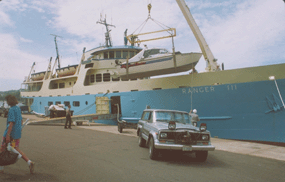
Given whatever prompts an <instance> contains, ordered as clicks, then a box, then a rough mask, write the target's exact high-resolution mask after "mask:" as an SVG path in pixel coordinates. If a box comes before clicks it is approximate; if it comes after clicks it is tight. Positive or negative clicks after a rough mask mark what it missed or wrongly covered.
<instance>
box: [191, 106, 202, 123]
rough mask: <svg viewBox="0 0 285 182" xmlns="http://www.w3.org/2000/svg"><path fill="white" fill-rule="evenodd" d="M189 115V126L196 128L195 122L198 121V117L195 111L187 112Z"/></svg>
mask: <svg viewBox="0 0 285 182" xmlns="http://www.w3.org/2000/svg"><path fill="white" fill-rule="evenodd" d="M189 115H190V116H191V124H192V125H193V126H197V122H198V121H200V119H199V116H198V114H197V110H196V109H193V111H192V110H191V111H190V112H189Z"/></svg>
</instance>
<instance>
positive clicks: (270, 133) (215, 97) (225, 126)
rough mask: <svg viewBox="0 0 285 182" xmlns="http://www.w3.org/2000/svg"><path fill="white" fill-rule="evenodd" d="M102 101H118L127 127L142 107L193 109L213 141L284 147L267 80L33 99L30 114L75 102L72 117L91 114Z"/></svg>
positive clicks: (282, 124)
mask: <svg viewBox="0 0 285 182" xmlns="http://www.w3.org/2000/svg"><path fill="white" fill-rule="evenodd" d="M276 81H277V83H278V87H279V89H280V94H281V96H284V97H285V79H279V80H276ZM102 96H105V97H108V98H110V99H112V97H120V106H121V114H122V119H125V120H128V122H134V123H135V122H138V120H139V118H140V117H141V114H142V112H143V110H144V109H145V108H146V106H147V105H148V106H150V107H151V108H154V109H155V108H156V109H172V110H182V111H187V112H189V111H190V110H191V109H194V108H195V109H197V110H198V115H199V117H200V119H201V121H200V123H201V122H203V123H207V126H208V130H210V132H211V134H212V137H218V138H226V139H239V140H256V141H269V142H283V143H285V137H284V136H285V130H284V128H285V119H284V118H285V111H284V106H283V105H282V101H281V97H280V95H279V93H278V91H277V87H276V85H275V82H274V81H271V80H267V81H257V82H246V83H236V84H223V85H208V86H200V87H185V88H175V89H161V90H149V91H134V92H120V93H109V94H106V95H104V94H96V95H81V96H61V97H34V101H33V104H32V105H31V109H32V110H34V111H36V112H38V113H44V112H45V106H47V105H48V102H50V101H52V102H56V101H60V102H61V103H63V102H64V101H70V103H72V102H73V101H80V106H79V107H73V106H72V110H74V115H84V114H94V113H96V105H95V104H94V103H95V100H96V97H102ZM86 108H87V109H86ZM106 124H107V123H106ZM108 124H117V123H116V122H115V121H114V122H110V121H108Z"/></svg>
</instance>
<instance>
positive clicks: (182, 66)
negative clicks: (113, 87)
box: [118, 48, 202, 79]
mask: <svg viewBox="0 0 285 182" xmlns="http://www.w3.org/2000/svg"><path fill="white" fill-rule="evenodd" d="M174 56H175V58H174ZM201 56H202V53H184V54H183V53H180V52H175V54H174V55H173V54H172V53H170V52H168V51H167V50H166V49H160V48H152V49H143V50H142V51H141V52H139V53H138V54H137V55H136V56H134V57H133V58H131V59H130V60H129V61H128V64H127V62H124V63H123V64H121V65H120V68H118V75H119V76H120V77H121V78H123V79H124V78H130V79H132V78H144V77H150V76H158V75H164V74H171V73H178V72H185V71H188V70H191V69H193V68H194V67H195V66H196V64H197V63H198V61H199V59H200V58H201Z"/></svg>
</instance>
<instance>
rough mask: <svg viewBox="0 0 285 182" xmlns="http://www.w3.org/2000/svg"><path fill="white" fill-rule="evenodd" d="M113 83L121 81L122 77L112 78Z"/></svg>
mask: <svg viewBox="0 0 285 182" xmlns="http://www.w3.org/2000/svg"><path fill="white" fill-rule="evenodd" d="M112 81H114V82H117V81H120V77H118V78H112Z"/></svg>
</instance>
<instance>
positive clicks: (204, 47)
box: [176, 0, 220, 71]
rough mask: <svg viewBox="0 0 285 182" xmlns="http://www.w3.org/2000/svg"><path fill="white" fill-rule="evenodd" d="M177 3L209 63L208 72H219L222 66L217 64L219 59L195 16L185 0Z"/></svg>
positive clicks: (178, 0)
mask: <svg viewBox="0 0 285 182" xmlns="http://www.w3.org/2000/svg"><path fill="white" fill-rule="evenodd" d="M176 2H177V4H178V6H179V8H180V10H181V11H182V13H183V15H184V17H185V19H186V21H187V23H188V25H189V26H190V28H191V30H192V32H193V34H194V36H195V38H196V40H197V42H198V44H199V46H200V48H201V51H202V54H203V56H204V59H205V60H206V63H207V67H206V71H219V70H220V66H219V65H218V64H217V59H215V58H214V55H213V53H212V51H211V50H210V47H209V45H208V44H207V42H206V40H205V38H204V37H203V35H202V32H201V31H200V29H199V27H198V26H197V24H196V22H195V20H194V18H193V16H192V15H191V12H190V9H189V7H188V6H187V4H186V3H185V0H176Z"/></svg>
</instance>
